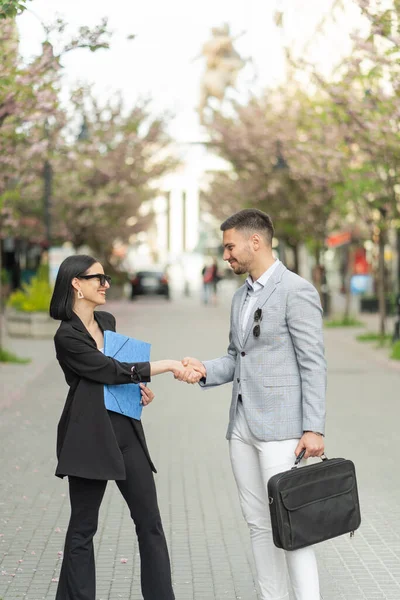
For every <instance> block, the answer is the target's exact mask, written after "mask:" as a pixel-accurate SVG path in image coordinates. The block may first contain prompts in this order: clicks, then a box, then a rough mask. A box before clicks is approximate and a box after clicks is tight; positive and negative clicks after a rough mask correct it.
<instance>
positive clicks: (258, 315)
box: [253, 308, 263, 338]
mask: <svg viewBox="0 0 400 600" xmlns="http://www.w3.org/2000/svg"><path fill="white" fill-rule="evenodd" d="M262 318H263V316H262V309H261V308H257V310H256V311H255V313H254V322H255V323H256V325H254V328H253V335H254V337H256V338H257V337H259V336H260V333H261V327H260V323H261V321H262ZM258 321H260V323H259V322H258Z"/></svg>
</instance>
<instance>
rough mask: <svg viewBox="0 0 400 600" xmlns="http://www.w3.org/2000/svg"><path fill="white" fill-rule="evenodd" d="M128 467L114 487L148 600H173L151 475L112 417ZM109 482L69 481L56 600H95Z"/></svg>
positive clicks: (126, 426)
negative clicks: (132, 530)
mask: <svg viewBox="0 0 400 600" xmlns="http://www.w3.org/2000/svg"><path fill="white" fill-rule="evenodd" d="M109 415H110V419H111V423H112V425H113V427H114V431H115V435H116V438H117V441H118V444H119V447H120V449H121V452H122V454H123V457H124V461H125V469H126V479H125V480H121V481H116V484H117V486H118V488H119V490H120V492H121V494H122V495H123V497H124V499H125V501H126V503H127V505H128V507H129V510H130V513H131V517H132V519H133V521H134V523H135V526H136V534H137V537H138V544H139V552H140V565H141V584H142V594H143V598H144V600H174V598H175V596H174V592H173V590H172V583H171V568H170V561H169V556H168V548H167V543H166V540H165V536H164V531H163V528H162V524H161V517H160V512H159V509H158V504H157V494H156V488H155V484H154V478H153V473H152V471H151V467H150V464H149V461H148V460H147V458H146V455H145V454H144V451H143V448H142V445H141V444H140V441H139V439H138V437H137V435H136V433H135V430H134V429H133V427H132V423H131V422H130V420H129V419H128V418H127V417H124V416H123V415H120V414H117V413H112V412H109ZM106 486H107V481H103V480H96V479H83V478H80V477H69V495H70V502H71V519H70V522H69V526H68V531H67V536H66V540H65V548H64V557H63V563H62V567H61V573H60V579H59V583H58V589H57V595H56V600H95V598H96V576H95V561H94V549H93V536H94V534H95V533H96V531H97V523H98V515H99V509H100V504H101V501H102V499H103V496H104V492H105V490H106Z"/></svg>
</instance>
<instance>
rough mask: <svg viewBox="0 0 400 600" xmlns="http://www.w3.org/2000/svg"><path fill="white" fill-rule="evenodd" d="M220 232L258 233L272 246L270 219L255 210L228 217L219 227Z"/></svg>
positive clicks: (241, 211)
mask: <svg viewBox="0 0 400 600" xmlns="http://www.w3.org/2000/svg"><path fill="white" fill-rule="evenodd" d="M220 229H221V231H227V230H228V229H237V230H238V231H244V230H245V231H248V232H249V233H250V232H252V233H255V232H259V233H261V234H263V235H264V237H265V239H266V240H267V242H268V244H269V245H270V246H272V238H273V237H274V226H273V224H272V220H271V217H270V216H269V215H267V213H265V212H263V211H262V210H257V209H256V208H245V209H243V210H240V211H239V212H237V213H235V214H234V215H232V216H231V217H228V219H226V221H224V222H223V223H222V225H221V227H220Z"/></svg>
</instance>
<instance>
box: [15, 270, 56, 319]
mask: <svg viewBox="0 0 400 600" xmlns="http://www.w3.org/2000/svg"><path fill="white" fill-rule="evenodd" d="M52 293H53V290H52V287H51V285H50V284H49V281H48V279H47V278H45V276H44V273H43V271H42V272H40V271H39V272H38V275H36V276H35V277H32V279H31V281H30V282H29V283H25V284H23V286H22V289H21V290H16V291H15V292H13V293H12V294H11V295H10V297H9V299H8V302H7V306H10V307H11V308H14V309H15V310H18V311H22V312H47V311H48V310H49V306H50V300H51V295H52Z"/></svg>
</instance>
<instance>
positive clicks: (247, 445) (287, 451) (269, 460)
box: [229, 402, 320, 600]
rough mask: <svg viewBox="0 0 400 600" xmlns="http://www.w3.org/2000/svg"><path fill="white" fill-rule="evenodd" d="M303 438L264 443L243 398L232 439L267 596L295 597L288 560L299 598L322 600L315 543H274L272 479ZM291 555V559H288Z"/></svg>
mask: <svg viewBox="0 0 400 600" xmlns="http://www.w3.org/2000/svg"><path fill="white" fill-rule="evenodd" d="M297 444H298V440H283V441H278V442H263V441H261V440H258V439H257V438H255V437H254V436H253V434H252V433H251V431H250V429H249V427H248V425H247V422H246V418H245V415H244V410H243V406H242V404H241V402H238V412H237V415H236V422H235V427H234V430H233V433H232V438H231V440H230V442H229V451H230V457H231V463H232V469H233V474H234V476H235V480H236V484H237V487H238V491H239V500H240V505H241V507H242V512H243V516H244V518H245V520H246V522H247V525H248V526H249V529H250V538H251V544H252V548H253V554H254V560H255V564H256V570H257V578H258V583H259V586H260V592H261V600H284V599H285V600H286V599H287V598H289V593H288V588H287V578H286V563H287V567H288V571H289V578H290V582H291V585H292V588H293V593H294V598H295V600H319V599H320V594H319V580H318V569H317V561H316V558H315V554H314V550H313V548H312V547H308V548H302V549H300V550H294V551H291V552H286V551H284V550H281V549H280V548H277V547H276V546H275V545H274V542H273V538H272V528H271V519H270V514H269V502H268V492H267V483H268V480H269V478H270V477H272V475H275V474H276V473H280V472H281V471H286V470H288V469H290V468H291V467H292V466H293V464H294V460H295V458H296V457H295V454H294V450H295V448H296V446H297ZM285 558H286V560H285Z"/></svg>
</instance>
